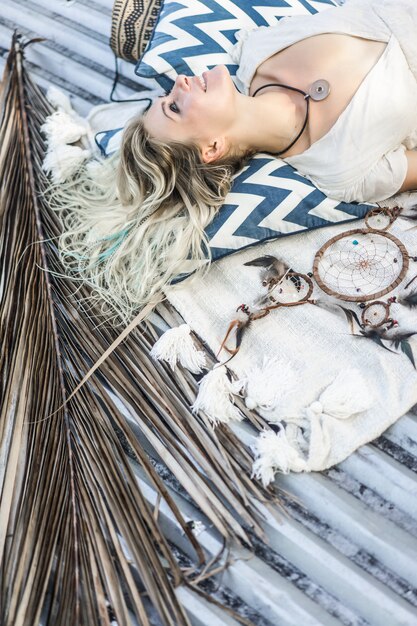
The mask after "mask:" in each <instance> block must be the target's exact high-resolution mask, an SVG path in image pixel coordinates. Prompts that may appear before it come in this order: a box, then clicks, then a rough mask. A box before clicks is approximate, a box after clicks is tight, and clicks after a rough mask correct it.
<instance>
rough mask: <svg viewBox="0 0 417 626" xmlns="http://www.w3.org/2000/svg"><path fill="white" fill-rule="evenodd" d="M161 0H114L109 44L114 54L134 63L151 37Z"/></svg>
mask: <svg viewBox="0 0 417 626" xmlns="http://www.w3.org/2000/svg"><path fill="white" fill-rule="evenodd" d="M162 2H163V0H114V5H113V12H112V20H111V35H110V46H111V48H112V50H113V52H114V54H115V55H116V56H118V57H120V58H121V59H125V61H129V62H130V63H136V62H137V61H138V59H140V57H141V56H142V54H143V52H144V51H145V48H146V46H147V45H148V43H149V42H150V41H151V39H152V34H153V31H154V28H155V26H156V23H157V21H158V15H159V13H160V11H161V7H162Z"/></svg>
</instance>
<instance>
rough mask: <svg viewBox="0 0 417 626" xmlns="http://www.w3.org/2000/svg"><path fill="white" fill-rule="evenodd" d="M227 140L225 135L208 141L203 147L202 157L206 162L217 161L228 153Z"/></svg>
mask: <svg viewBox="0 0 417 626" xmlns="http://www.w3.org/2000/svg"><path fill="white" fill-rule="evenodd" d="M226 150H227V147H226V141H225V139H224V137H218V138H216V139H214V140H213V141H211V143H207V144H206V145H204V146H203V147H202V149H201V158H202V159H203V161H204V163H213V161H217V160H218V159H221V158H222V157H223V156H224V155H225V154H226Z"/></svg>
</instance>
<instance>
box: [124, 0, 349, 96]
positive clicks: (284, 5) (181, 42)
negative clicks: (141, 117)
mask: <svg viewBox="0 0 417 626" xmlns="http://www.w3.org/2000/svg"><path fill="white" fill-rule="evenodd" d="M340 3H341V2H340V0H339V1H336V0H232V1H231V0H165V2H164V5H163V8H162V11H161V14H160V17H159V20H158V24H157V26H156V28H155V31H154V34H153V37H152V41H151V42H150V43H149V46H148V48H147V49H146V52H145V54H144V55H143V57H142V59H141V60H140V61H139V63H138V64H137V66H136V68H135V72H136V74H137V75H138V76H141V77H142V78H156V80H157V81H158V83H159V84H160V86H161V87H162V88H163V89H170V87H171V85H172V81H173V80H175V78H176V76H177V74H186V75H190V74H201V73H202V72H203V71H206V70H208V69H211V68H212V67H213V66H215V65H220V64H224V65H226V66H227V68H228V70H229V72H230V74H231V76H232V77H234V76H235V74H236V70H237V66H236V65H235V64H234V63H233V61H232V59H231V57H230V55H229V52H230V50H231V48H232V46H233V45H234V44H235V43H236V39H235V33H236V32H237V31H238V30H240V29H241V28H245V29H251V28H255V27H256V26H264V25H266V26H267V25H274V24H276V23H277V22H278V21H279V20H280V19H281V18H282V17H286V16H289V15H303V14H308V13H317V12H318V11H322V10H325V9H328V8H329V7H331V6H334V5H335V4H340Z"/></svg>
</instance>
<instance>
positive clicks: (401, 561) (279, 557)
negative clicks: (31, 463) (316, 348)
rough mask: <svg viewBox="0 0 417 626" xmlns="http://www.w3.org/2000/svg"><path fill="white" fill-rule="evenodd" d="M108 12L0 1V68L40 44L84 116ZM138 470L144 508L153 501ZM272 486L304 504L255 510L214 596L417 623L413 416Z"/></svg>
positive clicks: (276, 608) (373, 621)
mask: <svg viewBox="0 0 417 626" xmlns="http://www.w3.org/2000/svg"><path fill="white" fill-rule="evenodd" d="M112 3H113V2H112V0H93V1H89V0H76V1H71V2H67V1H65V0H1V2H0V71H3V67H4V64H5V58H6V55H7V50H8V48H9V45H10V40H11V35H12V32H13V30H14V29H15V28H17V30H18V31H19V32H20V33H22V34H23V35H25V36H27V37H28V38H31V37H39V36H42V37H45V38H46V41H45V42H42V43H38V44H36V45H33V46H29V47H28V48H27V49H26V59H27V67H28V69H29V70H30V72H31V74H32V76H33V78H34V79H35V81H36V82H37V83H38V84H39V85H40V86H41V87H42V88H46V87H47V86H48V85H50V84H54V85H56V86H58V87H60V88H61V89H62V90H63V91H65V92H66V93H68V94H69V95H71V99H72V102H73V105H74V107H75V108H76V109H77V110H78V111H79V112H80V113H81V114H82V115H86V114H87V113H88V111H89V110H90V108H91V106H92V105H95V104H101V103H105V102H108V101H109V97H110V92H111V88H112V84H113V79H114V67H115V60H114V55H113V53H112V51H111V49H110V47H109V44H108V40H109V36H110V18H111V9H112ZM119 70H120V74H121V78H120V82H119V86H118V88H117V93H116V97H118V98H126V97H129V96H132V95H133V94H134V93H135V92H136V91H137V92H141V91H142V90H143V86H142V85H141V84H140V82H139V80H140V79H138V77H136V76H135V74H134V71H133V70H134V66H133V65H132V64H129V63H126V62H124V61H121V60H119ZM140 95H143V94H140ZM140 95H139V94H138V97H140ZM236 431H237V433H238V434H239V436H240V437H241V438H242V440H244V441H245V440H247V439H248V437H250V433H249V431H248V428H247V426H246V425H244V424H238V425H237V426H236ZM156 462H158V461H157V460H156ZM132 463H133V461H132ZM162 469H163V468H162V466H161V471H162ZM136 471H137V475H138V480H140V481H141V483H142V486H143V489H144V492H145V494H146V497H147V499H148V501H149V502H155V493H154V491H153V489H152V488H151V487H150V486H149V485H147V484H146V482H145V481H144V479H143V477H142V476H141V475H140V472H139V470H138V469H137V468H136ZM279 482H280V484H281V485H282V487H283V488H284V489H285V490H286V491H287V492H288V493H290V494H293V495H294V496H296V497H297V498H298V500H299V501H300V503H301V504H302V506H300V505H298V504H296V503H289V504H288V511H289V516H285V517H284V516H282V515H281V523H278V522H277V521H276V520H275V519H274V518H273V517H272V516H271V515H269V514H267V513H266V512H264V513H265V515H266V522H265V528H266V531H267V536H268V544H269V545H266V544H262V543H261V542H259V541H257V542H255V545H256V553H255V555H253V556H251V555H250V553H248V552H245V551H243V550H241V549H239V550H235V551H234V552H233V556H234V559H233V562H232V564H231V565H230V567H229V568H228V570H227V571H226V573H225V574H223V575H222V577H221V578H219V585H220V586H219V589H218V590H216V592H215V593H214V594H213V596H214V597H217V598H224V597H225V596H224V594H225V593H228V594H229V595H230V598H231V602H232V603H233V605H234V606H235V607H238V609H239V611H240V612H241V613H242V615H247V616H248V617H250V618H251V619H252V620H253V621H254V623H256V624H258V625H259V626H271V625H272V626H337V625H341V624H344V625H346V626H369V625H371V626H416V625H417V414H416V413H413V412H410V413H409V414H408V415H406V416H404V417H402V418H400V419H399V420H398V421H397V423H396V424H394V425H393V426H392V427H391V428H389V429H388V430H387V431H386V432H385V433H384V434H383V436H382V437H380V438H379V439H378V440H376V441H374V442H372V443H370V444H368V445H366V446H363V447H362V448H360V449H359V450H358V451H357V452H355V453H354V454H353V455H351V456H350V457H349V458H348V459H346V460H345V461H344V462H343V463H340V464H339V465H337V466H336V467H334V468H331V469H330V470H327V471H325V472H321V473H312V474H290V475H287V476H280V477H279ZM168 483H169V485H170V490H171V492H172V494H173V495H174V496H175V498H176V500H177V502H178V504H179V506H180V507H181V509H182V511H183V512H184V514H185V515H186V516H187V518H189V519H196V520H201V521H203V523H204V521H206V520H204V518H203V516H202V515H201V513H200V512H199V511H197V510H195V508H194V507H193V505H192V503H191V502H189V500H188V499H187V496H186V494H184V493H183V492H182V490H181V489H180V488H179V486H178V485H177V484H176V482H175V480H174V479H171V480H168ZM161 520H162V522H163V526H164V529H165V532H166V533H167V536H168V537H169V538H170V539H171V541H172V542H173V543H174V544H175V545H176V546H177V547H178V549H179V551H180V552H181V551H186V543H185V542H184V540H183V537H182V535H181V530H180V528H179V527H178V524H177V522H176V521H175V519H173V517H172V516H171V515H170V512H169V511H168V510H166V509H164V507H163V506H162V509H161ZM199 539H200V540H201V541H202V544H203V545H204V547H205V548H206V550H207V552H208V553H209V554H213V555H214V554H215V553H216V552H217V551H218V550H219V548H220V539H219V537H217V536H216V535H215V533H213V531H212V530H211V529H210V527H209V524H208V523H207V524H206V530H204V531H203V532H202V533H201V534H200V535H199ZM222 594H223V595H222ZM179 595H180V597H181V599H182V601H183V602H184V605H185V606H186V608H187V610H188V611H189V613H190V616H191V618H192V620H193V623H194V624H195V626H223V625H224V626H229V625H230V626H233V625H235V624H236V623H237V622H235V621H234V620H232V619H231V618H226V617H225V616H224V615H223V614H222V613H221V612H220V611H219V610H218V609H217V608H216V607H213V606H212V605H209V604H208V603H207V602H205V601H203V600H202V599H201V598H199V597H197V596H195V595H194V594H192V593H191V592H190V591H188V590H185V589H182V590H179Z"/></svg>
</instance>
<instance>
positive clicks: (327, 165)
mask: <svg viewBox="0 0 417 626" xmlns="http://www.w3.org/2000/svg"><path fill="white" fill-rule="evenodd" d="M416 140H417V82H416V80H415V78H414V75H413V74H412V72H411V70H410V68H409V66H408V63H407V60H406V58H405V57H404V54H403V52H402V50H401V47H400V45H399V43H398V41H397V39H396V38H395V36H394V35H391V38H390V40H389V42H388V44H387V47H386V48H385V50H384V52H383V53H382V55H381V56H380V57H379V59H378V61H377V62H376V64H375V65H374V67H373V68H372V69H371V70H370V72H368V74H367V75H366V76H365V78H364V80H363V81H362V83H361V84H360V86H359V88H358V89H357V91H356V93H355V94H354V96H353V98H352V99H351V101H350V102H349V104H348V105H347V107H346V108H345V110H344V111H343V112H342V113H341V115H340V116H339V118H338V119H337V121H336V123H335V124H334V125H333V126H332V127H331V129H330V130H329V131H328V132H327V133H326V134H325V135H324V136H323V137H321V138H320V139H319V140H318V141H315V142H314V143H313V144H312V145H311V146H310V148H308V149H307V150H305V151H304V152H302V153H301V154H298V155H295V156H291V157H287V158H285V159H284V160H285V161H286V162H287V163H289V164H290V165H292V166H293V167H295V168H296V169H297V170H298V171H299V172H300V173H301V174H303V175H305V176H306V177H307V178H309V179H310V180H312V181H313V182H314V183H315V184H316V185H317V186H318V187H319V188H320V189H321V190H322V191H324V193H326V194H327V195H328V196H330V197H334V198H336V199H341V200H345V201H355V200H356V201H371V202H372V201H374V202H375V201H379V200H384V199H386V198H388V197H390V196H391V195H393V194H394V193H395V192H396V191H398V189H399V188H400V187H401V185H402V183H403V181H404V179H405V176H406V173H407V160H406V157H405V149H406V147H407V148H409V149H410V148H414V147H416V146H417V141H416Z"/></svg>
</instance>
